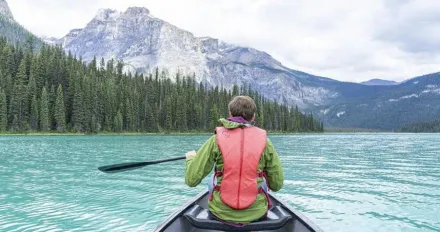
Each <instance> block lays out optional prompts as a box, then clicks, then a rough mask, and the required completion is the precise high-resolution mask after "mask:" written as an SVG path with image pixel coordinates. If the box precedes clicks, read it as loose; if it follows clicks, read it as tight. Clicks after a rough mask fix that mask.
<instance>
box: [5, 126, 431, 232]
mask: <svg viewBox="0 0 440 232" xmlns="http://www.w3.org/2000/svg"><path fill="white" fill-rule="evenodd" d="M207 138H208V136H127V137H122V136H81V137H78V136H63V137H50V136H47V137H45V136H39V137H35V136H7V137H0V145H1V146H0V186H1V187H0V202H1V204H0V231H32V232H34V231H151V230H152V229H153V228H155V227H156V226H157V225H158V224H159V223H160V222H161V221H163V220H164V219H165V218H166V217H168V216H169V215H170V214H171V213H173V212H174V210H177V209H178V208H179V207H180V206H181V205H182V204H183V203H185V202H187V201H188V200H189V199H191V198H192V197H193V196H195V195H196V194H197V193H199V192H200V191H201V190H202V189H205V184H206V179H205V180H204V181H203V182H202V184H201V185H200V186H198V187H197V188H188V187H187V186H186V185H185V183H184V177H183V174H184V170H185V169H184V161H175V162H170V163H164V164H160V165H152V166H149V167H146V168H143V169H138V170H133V171H130V172H123V173H118V174H104V173H101V172H99V171H97V167H98V166H101V165H107V164H113V163H121V162H129V161H141V160H156V159H162V158H166V157H173V156H180V155H183V153H184V152H185V151H188V150H193V149H196V148H197V147H199V146H200V145H202V144H203V142H204V141H205V140H206V139H207ZM271 140H272V142H273V143H274V145H275V147H276V149H277V151H278V153H279V154H280V157H281V160H282V162H283V167H284V172H285V182H284V187H283V189H282V190H281V191H280V192H278V193H276V195H278V196H279V197H280V198H282V199H283V200H285V201H286V202H287V203H289V204H290V205H292V206H293V207H295V208H296V209H298V210H300V211H301V212H303V213H304V214H306V215H307V216H308V217H310V218H311V219H312V220H313V221H315V222H316V223H317V224H318V225H319V226H321V227H322V228H323V229H324V230H325V231H341V232H345V231H347V232H348V231H359V232H370V231H440V214H439V213H438V212H440V166H439V165H438V164H439V163H440V162H439V161H440V156H439V155H438V151H439V150H440V136H439V135H428V134H424V135H423V134H422V135H414V134H403V135H402V134H398V135H397V134H325V135H282V136H281V135H279V136H278V135H277V136H271Z"/></svg>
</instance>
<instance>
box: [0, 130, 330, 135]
mask: <svg viewBox="0 0 440 232" xmlns="http://www.w3.org/2000/svg"><path fill="white" fill-rule="evenodd" d="M213 134H214V132H212V133H210V132H167V133H165V132H155V133H153V132H123V133H113V132H108V133H56V132H51V133H43V132H28V133H26V132H22V133H12V132H11V133H8V132H7V133H1V132H0V136H104V135H105V136H147V135H151V136H153V135H154V136H159V135H163V136H170V135H173V136H174V135H175V136H182V135H213ZM267 134H268V135H294V134H329V132H270V131H268V132H267ZM332 134H333V133H332Z"/></svg>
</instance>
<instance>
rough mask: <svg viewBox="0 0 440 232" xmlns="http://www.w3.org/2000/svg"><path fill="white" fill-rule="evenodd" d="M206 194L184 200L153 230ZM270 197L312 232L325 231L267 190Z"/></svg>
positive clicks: (174, 218) (171, 219)
mask: <svg viewBox="0 0 440 232" xmlns="http://www.w3.org/2000/svg"><path fill="white" fill-rule="evenodd" d="M207 194H208V190H205V191H202V192H201V193H199V194H197V195H196V196H195V197H193V198H192V199H190V200H189V201H188V202H186V203H185V204H184V205H182V206H181V207H179V209H177V210H176V211H175V212H174V213H173V214H171V215H170V216H168V217H167V218H166V219H165V220H164V221H163V222H162V223H161V225H159V226H158V227H157V228H156V229H155V230H154V232H161V231H164V229H166V228H167V227H169V226H170V225H171V224H172V223H173V222H174V221H175V220H176V219H178V218H179V217H182V216H183V214H184V213H185V212H186V211H187V210H188V209H189V208H190V207H192V206H194V205H195V204H196V203H197V202H199V201H200V200H201V199H202V198H203V197H205V196H206V195H207ZM269 196H270V198H272V199H274V200H275V201H277V203H279V204H280V206H281V207H283V208H284V209H286V210H287V211H289V212H290V213H292V215H293V217H294V218H295V220H298V221H300V222H301V224H303V225H304V226H305V227H307V229H309V230H310V231H313V232H325V231H324V230H322V229H321V228H320V227H318V225H316V224H315V223H314V222H313V221H311V220H310V219H309V218H308V217H306V216H305V215H304V214H302V213H300V212H299V211H297V210H295V209H294V208H293V207H291V206H290V205H288V204H286V203H285V202H283V201H282V200H280V199H279V198H278V197H276V196H274V195H273V194H272V193H270V192H269Z"/></svg>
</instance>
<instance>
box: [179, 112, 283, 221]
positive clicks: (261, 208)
mask: <svg viewBox="0 0 440 232" xmlns="http://www.w3.org/2000/svg"><path fill="white" fill-rule="evenodd" d="M219 122H220V123H222V125H223V126H224V127H226V128H231V129H232V128H238V127H240V126H244V124H241V123H236V122H231V121H228V120H226V119H220V120H219ZM214 165H215V167H216V169H217V170H223V159H222V155H221V152H220V149H219V147H218V146H217V142H216V138H215V135H213V136H212V137H211V138H209V139H208V141H206V142H205V143H204V144H203V145H202V147H201V148H200V149H199V150H198V151H197V155H196V156H195V157H192V158H189V159H187V161H186V170H185V183H186V184H187V185H188V186H189V187H196V186H197V185H198V184H200V182H201V181H202V180H203V179H204V178H205V177H206V176H207V175H208V174H209V173H210V172H211V171H212V170H213V168H214ZM263 169H264V170H265V171H266V173H267V177H268V184H269V187H270V189H271V190H272V191H274V192H276V191H279V190H280V189H281V188H282V187H283V181H284V174H283V168H282V166H281V162H280V159H279V157H278V154H277V152H276V151H275V148H274V146H273V144H272V142H271V141H270V140H269V138H268V139H267V144H266V148H265V149H264V153H263V155H262V157H261V160H260V163H259V165H258V171H259V172H261V171H262V170H263ZM221 179H222V177H221V176H219V177H218V180H219V181H221ZM262 182H263V178H261V177H260V178H258V186H261V183H262ZM219 183H221V182H219ZM209 210H210V211H211V213H213V214H214V215H215V216H217V217H219V218H221V219H223V220H225V221H230V222H235V223H249V222H252V221H254V220H257V219H259V218H261V217H262V216H264V214H265V213H266V211H267V200H266V197H265V195H264V193H261V194H258V196H257V199H256V201H255V202H254V204H253V205H251V206H250V207H249V208H247V209H245V210H235V209H232V208H230V207H229V206H227V205H225V204H223V202H222V201H221V200H220V193H219V192H218V191H214V192H213V200H212V201H211V202H210V203H209Z"/></svg>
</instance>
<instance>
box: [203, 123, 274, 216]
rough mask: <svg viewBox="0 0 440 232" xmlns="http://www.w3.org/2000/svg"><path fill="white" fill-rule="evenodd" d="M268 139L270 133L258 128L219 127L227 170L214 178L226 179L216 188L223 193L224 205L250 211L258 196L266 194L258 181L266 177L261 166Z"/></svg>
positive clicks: (220, 145) (219, 140)
mask: <svg viewBox="0 0 440 232" xmlns="http://www.w3.org/2000/svg"><path fill="white" fill-rule="evenodd" d="M266 136H267V134H266V131H265V130H262V129H260V128H258V127H245V128H235V129H227V128H225V127H217V128H216V141H217V145H218V146H219V148H220V151H221V154H222V157H223V163H224V166H223V171H216V172H215V175H214V178H215V177H216V176H218V175H223V179H222V181H221V185H220V187H219V186H218V185H216V186H215V187H214V190H217V191H220V198H221V200H222V202H223V203H224V204H226V205H228V206H229V207H231V208H233V209H237V210H243V209H246V208H249V207H250V206H251V205H252V204H253V203H254V202H255V200H256V198H257V195H258V194H259V193H264V192H263V191H262V189H261V188H260V189H259V188H258V185H257V178H258V177H265V174H264V173H259V172H258V164H259V163H260V159H261V156H262V154H263V152H264V148H265V147H266ZM211 197H212V195H211ZM266 198H267V194H266ZM268 204H269V205H270V202H269V201H268Z"/></svg>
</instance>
